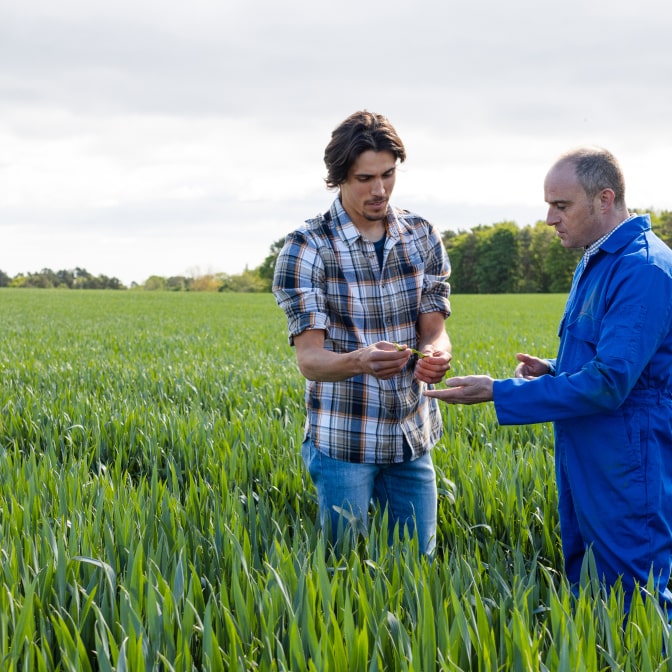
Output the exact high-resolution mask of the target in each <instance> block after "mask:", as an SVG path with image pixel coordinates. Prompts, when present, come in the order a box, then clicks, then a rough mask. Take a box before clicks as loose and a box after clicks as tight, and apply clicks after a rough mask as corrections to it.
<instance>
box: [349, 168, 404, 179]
mask: <svg viewBox="0 0 672 672" xmlns="http://www.w3.org/2000/svg"><path fill="white" fill-rule="evenodd" d="M396 170H397V167H396V166H391V167H390V168H388V169H387V170H384V171H383V176H385V175H390V174H391V173H394V172H395V171H396ZM354 176H355V177H375V173H354Z"/></svg>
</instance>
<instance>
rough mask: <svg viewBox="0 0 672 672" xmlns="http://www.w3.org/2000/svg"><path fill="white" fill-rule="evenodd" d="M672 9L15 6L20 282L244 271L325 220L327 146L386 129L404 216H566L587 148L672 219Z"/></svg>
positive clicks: (11, 119)
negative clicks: (557, 201)
mask: <svg viewBox="0 0 672 672" xmlns="http://www.w3.org/2000/svg"><path fill="white" fill-rule="evenodd" d="M671 35H672V2H670V1H669V0H638V1H637V2H634V1H633V0H610V1H606V0H597V1H594V0H563V1H562V2H557V1H556V2H546V1H545V0H510V1H509V2H503V1H502V0H487V1H480V2H479V1H478V0H471V1H467V2H465V1H464V0H462V1H461V2H453V1H452V0H431V1H427V0H387V1H386V2H367V0H356V1H354V0H341V2H333V3H332V2H330V3H326V2H322V1H321V0H285V1H284V2H277V0H189V2H179V3H178V2H175V1H172V2H171V1H170V0H162V1H161V2H158V1H157V2H152V1H149V0H114V2H110V1H109V0H106V1H105V2H102V1H99V0H59V1H58V2H54V1H53V0H42V1H36V0H4V1H3V2H2V3H1V4H0V270H2V271H4V272H5V273H7V274H9V275H10V276H12V277H13V276H14V275H16V274H17V273H20V272H24V273H25V272H36V271H39V270H41V269H42V268H51V269H52V270H61V269H74V268H75V267H77V266H79V267H83V268H86V269H87V270H88V271H89V272H91V273H93V274H94V275H98V274H105V275H108V276H114V277H117V278H119V279H120V280H121V281H122V282H123V283H124V284H126V285H130V283H131V282H133V281H135V282H139V283H142V282H144V280H146V279H147V278H148V277H149V276H150V275H163V276H171V275H198V274H202V273H207V272H224V273H231V274H234V273H240V272H241V271H242V270H243V269H244V268H245V267H246V266H247V267H249V268H254V267H256V266H258V265H259V264H260V263H261V262H262V261H263V259H264V258H265V257H266V255H267V254H268V252H269V249H270V246H271V244H272V243H273V242H274V241H276V240H277V239H279V238H281V237H282V236H284V235H285V234H286V233H287V232H288V231H290V230H292V229H294V228H296V227H297V226H299V225H300V224H301V222H303V220H305V219H306V218H308V217H310V216H313V215H314V214H316V213H317V212H319V211H322V210H325V209H326V208H327V207H328V206H329V204H330V202H331V200H332V199H333V198H334V193H333V192H330V191H328V190H327V189H326V187H325V185H324V177H325V168H324V164H323V160H322V157H323V154H324V147H325V146H326V144H327V142H328V141H329V138H330V135H331V132H332V130H333V129H334V127H335V126H337V125H338V124H339V123H340V122H341V121H342V120H343V119H344V118H345V117H346V116H347V115H348V114H350V113H351V112H353V111H355V110H358V109H363V108H365V109H369V110H372V111H375V112H380V113H382V114H385V115H386V116H387V117H388V118H389V119H390V121H391V122H392V124H393V125H394V126H395V127H396V128H397V130H398V132H399V134H400V135H401V137H402V139H403V141H404V143H405V145H406V150H407V154H408V158H407V161H406V162H405V163H404V164H403V166H402V168H401V170H400V172H399V175H398V177H397V186H396V189H395V193H394V196H393V202H394V203H395V204H396V205H399V206H401V207H405V208H408V209H411V210H414V211H416V212H418V213H420V214H422V215H423V216H425V217H426V218H428V219H429V220H431V221H432V222H433V223H434V224H435V225H436V226H437V227H438V228H439V230H441V231H444V230H447V229H452V230H453V231H458V230H468V229H470V228H471V227H473V226H475V225H477V224H493V223H495V222H500V221H504V220H513V221H516V222H517V223H518V224H519V225H521V226H524V225H527V224H533V223H534V222H535V221H537V220H539V219H543V218H544V217H545V206H544V201H543V179H544V175H545V173H546V171H547V169H548V167H549V166H550V164H551V163H552V162H553V160H554V159H555V158H556V156H557V155H558V154H559V153H560V152H562V151H564V150H566V149H569V148H571V147H573V146H575V145H578V144H583V143H590V144H600V145H603V146H605V147H607V148H609V149H611V150H612V151H613V152H614V153H615V154H616V155H617V156H618V158H619V159H620V161H621V164H622V167H623V169H624V172H625V176H626V185H627V190H626V196H627V202H628V205H629V206H630V207H637V208H647V207H654V208H656V209H657V210H664V209H667V210H670V209H672V179H671V175H670V168H669V166H670V163H671V161H672V37H671Z"/></svg>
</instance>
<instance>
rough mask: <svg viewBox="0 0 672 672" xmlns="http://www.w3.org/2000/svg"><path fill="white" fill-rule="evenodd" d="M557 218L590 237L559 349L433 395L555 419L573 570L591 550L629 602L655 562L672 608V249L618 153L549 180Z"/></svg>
mask: <svg viewBox="0 0 672 672" xmlns="http://www.w3.org/2000/svg"><path fill="white" fill-rule="evenodd" d="M544 193H545V200H546V202H547V203H548V215H547V218H546V222H547V224H548V225H549V226H554V227H555V230H556V232H557V235H558V236H559V237H560V239H561V241H562V245H563V246H564V247H572V248H583V249H584V251H585V252H584V255H583V257H582V259H581V261H580V262H579V264H578V266H577V269H576V272H575V274H574V280H573V282H572V288H571V292H570V295H569V298H568V300H567V305H566V307H565V313H564V315H563V317H562V320H561V322H560V328H559V336H560V346H559V351H558V354H557V358H555V359H540V358H538V357H533V356H530V355H527V354H523V353H518V355H517V359H518V361H519V363H518V366H517V367H516V370H515V373H514V378H509V379H506V380H493V379H492V378H490V377H489V376H484V375H473V376H463V377H455V378H451V379H448V380H447V381H446V385H447V388H448V389H442V390H427V391H426V392H425V394H426V395H427V396H430V397H435V398H438V399H441V400H443V401H445V402H448V403H459V404H476V403H481V402H485V401H494V404H495V409H496V413H497V419H498V421H499V422H500V423H501V424H503V425H511V424H528V423H536V422H546V421H551V420H552V421H554V424H555V469H556V479H557V485H558V494H559V515H560V529H561V535H562V546H563V553H564V559H565V569H566V573H567V576H568V578H569V580H570V581H571V582H572V583H573V584H578V582H579V578H580V573H581V565H582V561H583V558H584V554H585V551H586V549H587V548H589V547H590V548H592V551H593V553H594V557H595V562H596V566H597V569H598V572H599V574H600V578H601V579H604V580H605V581H606V583H607V585H610V586H613V585H614V584H615V582H616V581H617V579H618V578H619V577H621V579H622V585H623V588H624V591H625V596H626V609H629V605H630V599H631V597H632V593H633V591H634V590H635V589H636V585H638V586H640V587H644V586H646V584H647V581H648V578H649V575H650V573H651V574H652V576H653V579H654V581H655V585H656V588H657V590H658V592H659V594H660V599H661V603H662V604H663V605H664V606H666V607H667V609H668V613H669V614H672V592H671V591H670V573H671V570H672V251H671V250H670V249H669V247H668V246H667V245H665V243H663V242H662V241H661V240H660V239H659V238H658V237H657V236H656V235H655V234H654V233H653V232H652V231H651V224H650V220H649V216H648V215H630V214H629V213H628V210H627V208H626V205H625V186H624V180H623V175H622V172H621V169H620V167H619V165H618V162H617V161H616V159H615V158H614V156H613V155H612V154H611V153H609V152H607V151H606V150H603V149H599V148H580V149H576V150H572V151H570V152H568V153H566V154H564V155H563V156H561V157H560V158H559V159H558V160H557V162H556V163H555V164H554V165H553V166H552V167H551V169H550V171H549V172H548V174H547V176H546V180H545V183H544Z"/></svg>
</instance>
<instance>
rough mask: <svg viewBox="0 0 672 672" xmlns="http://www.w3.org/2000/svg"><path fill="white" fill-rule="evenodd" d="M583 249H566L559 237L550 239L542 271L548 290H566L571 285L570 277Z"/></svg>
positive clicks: (561, 291) (562, 291)
mask: <svg viewBox="0 0 672 672" xmlns="http://www.w3.org/2000/svg"><path fill="white" fill-rule="evenodd" d="M582 254H583V250H580V249H579V250H575V249H567V248H565V247H563V246H562V243H561V242H560V239H559V238H557V237H554V238H553V240H551V242H550V244H549V246H548V250H547V251H546V256H545V258H544V265H543V268H544V273H545V274H546V276H547V277H548V291H549V292H553V293H564V292H568V291H569V290H570V288H571V286H572V278H573V277H574V271H575V269H576V265H577V264H578V263H579V259H580V258H581V255H582Z"/></svg>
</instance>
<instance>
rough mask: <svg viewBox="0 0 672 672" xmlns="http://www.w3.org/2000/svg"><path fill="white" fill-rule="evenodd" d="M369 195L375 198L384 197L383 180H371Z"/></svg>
mask: <svg viewBox="0 0 672 672" xmlns="http://www.w3.org/2000/svg"><path fill="white" fill-rule="evenodd" d="M371 193H372V194H374V195H375V196H384V195H385V182H384V181H383V180H373V184H372V185H371Z"/></svg>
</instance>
